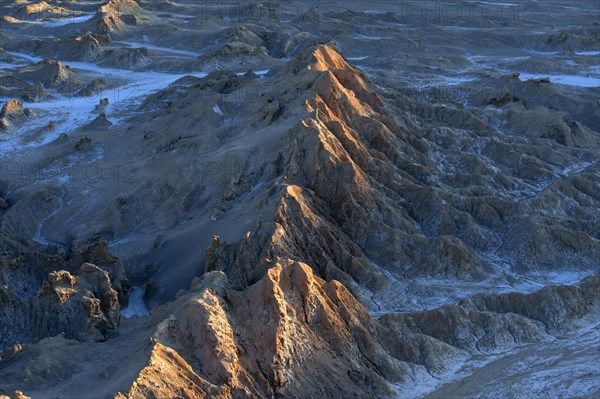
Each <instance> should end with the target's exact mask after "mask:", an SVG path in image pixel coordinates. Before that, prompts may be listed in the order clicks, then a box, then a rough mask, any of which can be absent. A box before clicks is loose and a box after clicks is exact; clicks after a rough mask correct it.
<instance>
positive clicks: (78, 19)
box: [40, 14, 95, 28]
mask: <svg viewBox="0 0 600 399" xmlns="http://www.w3.org/2000/svg"><path fill="white" fill-rule="evenodd" d="M94 15H95V14H88V15H82V16H80V17H68V18H65V19H60V20H57V21H50V22H40V25H41V26H46V27H48V28H54V27H57V26H65V25H71V24H80V23H82V22H87V21H89V20H90V19H92V18H94Z"/></svg>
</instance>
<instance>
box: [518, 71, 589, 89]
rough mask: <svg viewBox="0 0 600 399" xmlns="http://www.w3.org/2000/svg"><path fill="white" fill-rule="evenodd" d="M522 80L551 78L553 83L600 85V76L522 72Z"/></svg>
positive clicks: (583, 85)
mask: <svg viewBox="0 0 600 399" xmlns="http://www.w3.org/2000/svg"><path fill="white" fill-rule="evenodd" d="M520 78H521V80H528V79H541V78H550V82H551V83H557V84H561V85H566V86H578V87H600V78H597V77H591V76H578V75H536V74H532V73H522V74H521V75H520Z"/></svg>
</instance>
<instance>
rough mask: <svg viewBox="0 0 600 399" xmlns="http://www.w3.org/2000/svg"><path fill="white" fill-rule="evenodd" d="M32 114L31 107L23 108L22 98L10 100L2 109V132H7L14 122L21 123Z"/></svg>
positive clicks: (0, 127) (0, 118) (0, 120)
mask: <svg viewBox="0 0 600 399" xmlns="http://www.w3.org/2000/svg"><path fill="white" fill-rule="evenodd" d="M30 116H31V110H30V109H29V108H23V102H22V101H20V100H9V101H7V102H6V103H5V104H4V105H3V106H2V110H1V111H0V132H6V131H8V130H9V129H10V127H11V126H12V125H14V124H17V123H20V122H22V121H23V120H25V119H27V118H28V117H30Z"/></svg>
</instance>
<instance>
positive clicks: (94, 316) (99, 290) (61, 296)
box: [0, 263, 121, 347]
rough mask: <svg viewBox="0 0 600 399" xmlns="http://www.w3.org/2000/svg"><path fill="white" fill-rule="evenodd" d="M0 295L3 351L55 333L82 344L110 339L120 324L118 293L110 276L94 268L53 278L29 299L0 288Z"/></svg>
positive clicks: (58, 273) (62, 272)
mask: <svg viewBox="0 0 600 399" xmlns="http://www.w3.org/2000/svg"><path fill="white" fill-rule="evenodd" d="M0 295H1V299H2V300H1V301H0V304H1V305H0V320H2V331H1V337H2V342H1V344H2V346H3V347H6V346H7V345H12V344H15V343H29V342H37V341H38V340H40V339H42V338H45V337H52V336H55V335H57V334H64V335H65V337H67V338H71V339H78V340H102V339H107V338H108V335H107V334H109V332H110V331H114V330H116V328H117V327H118V325H119V322H120V317H121V315H120V306H119V300H118V294H117V292H116V291H115V290H114V289H113V288H112V285H111V283H110V278H109V277H108V273H107V272H106V271H104V270H102V269H100V268H99V267H97V266H95V265H93V264H90V263H84V264H83V265H81V267H80V268H79V270H77V273H76V274H74V275H72V274H71V273H69V272H67V271H65V270H58V271H55V272H51V273H49V274H48V277H47V280H46V281H44V282H43V284H42V287H41V288H40V290H39V291H38V293H37V295H36V296H35V297H34V298H30V299H25V298H23V297H21V296H19V295H18V293H15V292H12V291H10V290H9V289H8V287H7V286H6V285H4V286H2V287H0Z"/></svg>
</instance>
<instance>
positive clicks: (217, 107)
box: [212, 104, 225, 116]
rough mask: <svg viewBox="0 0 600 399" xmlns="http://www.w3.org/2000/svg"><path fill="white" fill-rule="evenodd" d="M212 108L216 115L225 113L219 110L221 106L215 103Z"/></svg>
mask: <svg viewBox="0 0 600 399" xmlns="http://www.w3.org/2000/svg"><path fill="white" fill-rule="evenodd" d="M212 110H213V112H214V113H215V114H217V115H221V116H225V114H224V113H223V111H222V110H221V107H219V106H218V105H217V104H215V105H213V107H212Z"/></svg>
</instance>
